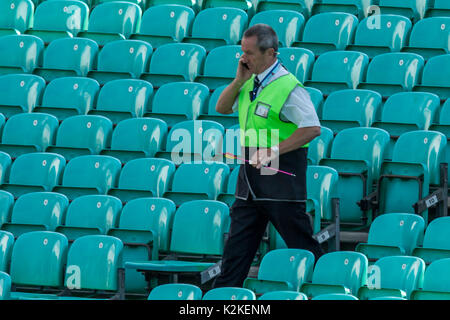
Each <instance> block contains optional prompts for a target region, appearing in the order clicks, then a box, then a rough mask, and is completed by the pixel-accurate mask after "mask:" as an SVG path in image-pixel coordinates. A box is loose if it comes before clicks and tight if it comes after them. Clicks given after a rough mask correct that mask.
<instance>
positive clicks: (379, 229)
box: [355, 213, 425, 262]
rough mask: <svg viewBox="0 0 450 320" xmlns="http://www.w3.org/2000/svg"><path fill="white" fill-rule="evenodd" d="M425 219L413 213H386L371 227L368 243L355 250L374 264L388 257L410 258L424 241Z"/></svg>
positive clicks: (375, 220) (358, 246) (374, 221)
mask: <svg viewBox="0 0 450 320" xmlns="http://www.w3.org/2000/svg"><path fill="white" fill-rule="evenodd" d="M424 229H425V221H424V219H423V218H422V217H421V216H419V215H416V214H412V213H386V214H382V215H380V216H378V217H376V218H375V219H374V220H373V222H372V224H371V225H370V230H369V237H368V239H367V243H362V242H361V243H359V244H358V245H357V246H356V248H355V250H356V251H357V252H361V253H363V254H364V255H365V256H367V258H368V259H369V260H370V261H371V262H373V261H376V260H378V259H380V258H382V257H386V256H399V255H402V256H409V255H411V253H412V250H413V249H414V248H415V247H417V246H418V245H420V244H421V243H422V241H423V233H424Z"/></svg>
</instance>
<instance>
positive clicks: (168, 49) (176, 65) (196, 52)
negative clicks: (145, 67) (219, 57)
mask: <svg viewBox="0 0 450 320" xmlns="http://www.w3.org/2000/svg"><path fill="white" fill-rule="evenodd" d="M205 56H206V50H205V48H203V47H202V46H200V45H198V44H195V43H168V44H164V45H162V46H159V47H158V48H156V50H155V51H154V52H153V55H152V58H151V60H150V67H149V72H148V73H147V72H144V73H143V74H142V75H141V79H143V80H147V81H148V82H150V83H151V84H152V85H153V86H154V87H157V88H159V87H161V86H162V85H163V84H166V83H169V82H174V81H191V82H192V81H194V79H195V78H196V77H197V75H198V74H201V72H202V67H203V61H204V59H205Z"/></svg>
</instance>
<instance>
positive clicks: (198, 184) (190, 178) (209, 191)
mask: <svg viewBox="0 0 450 320" xmlns="http://www.w3.org/2000/svg"><path fill="white" fill-rule="evenodd" d="M229 173H230V168H229V167H228V166H227V165H226V164H225V163H222V162H193V163H183V164H181V165H180V166H179V167H178V168H177V169H176V171H175V173H174V175H173V181H172V187H171V189H170V191H166V192H165V193H164V195H163V197H164V198H168V199H171V200H173V201H174V202H175V204H176V205H181V204H182V203H184V202H187V201H191V200H207V199H210V200H216V199H217V197H218V196H219V194H220V193H222V191H223V190H224V186H225V182H226V180H227V178H228V175H229Z"/></svg>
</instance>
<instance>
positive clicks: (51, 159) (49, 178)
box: [0, 152, 66, 198]
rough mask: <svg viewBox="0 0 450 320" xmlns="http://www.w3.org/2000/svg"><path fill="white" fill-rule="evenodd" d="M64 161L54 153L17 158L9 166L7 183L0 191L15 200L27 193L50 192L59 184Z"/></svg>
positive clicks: (23, 155) (38, 153) (41, 153)
mask: <svg viewBox="0 0 450 320" xmlns="http://www.w3.org/2000/svg"><path fill="white" fill-rule="evenodd" d="M65 165H66V159H64V157H63V156H61V155H59V154H55V153H47V152H33V153H25V154H22V155H20V156H18V157H17V158H16V159H15V160H14V162H13V163H12V165H11V170H10V174H9V180H8V183H4V184H2V185H1V186H0V188H1V189H3V190H6V191H8V192H10V193H12V194H13V195H14V196H15V197H16V198H17V197H19V196H21V195H23V194H25V193H29V192H36V191H52V189H53V187H54V186H56V185H58V184H59V183H60V182H61V178H62V172H63V170H64V167H65Z"/></svg>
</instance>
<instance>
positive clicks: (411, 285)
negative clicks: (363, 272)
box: [358, 256, 425, 300]
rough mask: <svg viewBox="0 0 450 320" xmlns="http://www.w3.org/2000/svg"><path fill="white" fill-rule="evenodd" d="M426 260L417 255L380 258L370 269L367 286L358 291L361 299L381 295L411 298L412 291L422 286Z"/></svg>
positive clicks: (379, 296)
mask: <svg viewBox="0 0 450 320" xmlns="http://www.w3.org/2000/svg"><path fill="white" fill-rule="evenodd" d="M424 272H425V262H424V261H423V260H422V259H420V258H416V257H407V256H390V257H383V258H380V259H378V260H377V261H376V262H375V264H373V265H372V266H371V267H370V268H369V271H368V276H367V277H368V278H367V282H368V283H367V286H364V287H361V288H360V289H359V292H358V297H359V299H360V300H373V299H374V298H381V297H398V298H405V299H409V298H410V295H411V292H412V291H414V290H416V289H418V288H421V287H422V285H423V276H424Z"/></svg>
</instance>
